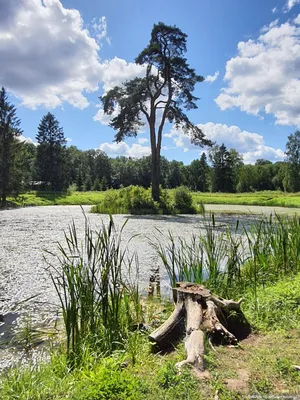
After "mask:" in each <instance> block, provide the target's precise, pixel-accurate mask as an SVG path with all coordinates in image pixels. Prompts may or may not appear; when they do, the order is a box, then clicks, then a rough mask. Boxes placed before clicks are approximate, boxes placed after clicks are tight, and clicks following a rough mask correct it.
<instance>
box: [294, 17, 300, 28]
mask: <svg viewBox="0 0 300 400" xmlns="http://www.w3.org/2000/svg"><path fill="white" fill-rule="evenodd" d="M294 22H295V24H297V25H300V14H298V15H297V17H296V18H295V19H294Z"/></svg>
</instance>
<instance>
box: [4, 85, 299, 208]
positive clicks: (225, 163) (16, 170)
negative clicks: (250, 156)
mask: <svg viewBox="0 0 300 400" xmlns="http://www.w3.org/2000/svg"><path fill="white" fill-rule="evenodd" d="M0 95H1V96H0V102H1V104H0V109H1V108H2V109H4V110H5V112H4V113H3V115H4V116H3V115H2V117H1V118H2V122H1V126H0V188H1V193H0V194H1V199H2V205H4V203H5V201H6V196H7V195H13V196H17V195H18V194H20V193H22V192H24V191H28V190H42V191H54V192H62V191H66V190H67V189H68V188H70V187H71V188H72V189H73V190H78V191H90V190H96V191H97V190H106V189H109V188H114V189H118V188H120V187H126V186H130V185H140V186H143V187H145V188H148V187H149V186H150V185H151V156H147V157H142V158H139V159H134V158H131V157H124V156H120V157H117V158H110V157H108V155H107V154H106V153H104V152H103V151H101V150H99V149H91V150H80V149H78V148H77V147H75V146H67V140H66V138H65V135H64V131H63V128H62V127H60V125H59V122H58V121H57V119H56V118H55V116H54V115H53V114H51V113H50V112H49V113H48V114H46V115H45V116H44V117H43V118H42V120H41V122H40V124H39V126H38V127H37V134H36V142H37V143H36V144H34V143H32V142H28V141H21V140H20V136H21V134H22V130H21V128H20V121H19V120H18V119H17V117H16V109H15V108H14V106H13V105H11V104H10V103H9V102H8V100H7V95H6V93H5V90H4V89H2V91H1V92H0ZM5 107H6V108H5ZM5 118H6V119H9V121H8V122H9V124H7V125H5V124H4V122H5ZM6 126H9V129H6ZM207 154H208V156H207V155H206V153H204V152H203V153H202V154H201V156H200V157H199V159H196V160H193V161H192V162H191V163H190V164H189V165H184V163H183V162H181V161H176V160H172V161H168V160H167V159H166V158H165V157H161V165H160V175H161V177H160V182H161V185H162V187H163V188H168V189H172V188H176V187H178V186H182V185H184V186H187V187H188V188H189V189H190V190H192V191H201V192H209V191H211V192H229V193H230V192H232V193H235V192H250V191H260V190H282V191H289V192H297V191H299V190H300V179H299V176H300V132H299V131H297V132H295V133H294V134H291V135H290V136H289V137H288V141H287V144H286V161H284V162H283V161H282V162H281V161H280V162H276V163H272V162H271V161H268V160H265V159H258V160H257V161H256V163H255V164H254V165H249V164H244V162H243V157H242V155H241V154H239V153H238V152H237V151H236V150H235V149H227V148H226V146H225V145H224V144H221V145H217V144H216V145H214V146H213V147H211V148H210V149H209V151H208V153H207ZM3 200H4V201H3Z"/></svg>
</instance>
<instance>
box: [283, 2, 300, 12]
mask: <svg viewBox="0 0 300 400" xmlns="http://www.w3.org/2000/svg"><path fill="white" fill-rule="evenodd" d="M297 4H300V0H287V2H286V4H285V6H284V11H285V12H289V11H290V10H291V9H292V8H293V7H294V6H295V5H297Z"/></svg>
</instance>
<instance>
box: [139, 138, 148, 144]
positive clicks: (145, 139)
mask: <svg viewBox="0 0 300 400" xmlns="http://www.w3.org/2000/svg"><path fill="white" fill-rule="evenodd" d="M148 142H149V140H148V139H147V138H139V139H138V143H139V144H145V143H148Z"/></svg>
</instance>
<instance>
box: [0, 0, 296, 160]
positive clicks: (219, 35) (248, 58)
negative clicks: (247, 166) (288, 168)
mask: <svg viewBox="0 0 300 400" xmlns="http://www.w3.org/2000/svg"><path fill="white" fill-rule="evenodd" d="M299 13H300V0H263V1H261V0H197V1H196V0H194V1H192V0H186V1H184V2H183V1H182V0H172V1H171V0H165V1H161V0H160V1H158V0H152V1H151V2H143V1H141V0H115V1H113V2H108V1H100V0H88V1H83V0H60V1H59V0H43V1H42V0H9V1H6V0H0V85H1V86H4V87H5V88H6V89H7V91H8V92H9V95H10V100H11V101H12V102H13V103H14V104H15V105H16V106H17V109H18V116H19V117H20V118H21V121H22V128H23V131H24V134H23V135H24V137H25V138H27V139H29V140H32V141H34V140H35V135H36V133H37V126H38V124H39V121H40V120H41V118H42V116H43V115H44V114H46V113H47V112H48V111H51V112H53V113H54V114H55V116H56V117H57V119H58V120H59V122H60V124H61V126H63V128H64V132H65V136H66V137H67V138H68V139H69V145H75V146H77V147H78V148H80V149H90V148H100V149H102V150H104V151H106V152H107V153H108V154H109V155H110V156H116V155H126V156H128V155H130V156H133V157H140V156H143V155H146V154H149V151H150V149H149V141H147V139H148V135H147V127H145V128H144V131H143V132H142V133H140V134H139V135H138V137H137V138H136V139H128V140H126V142H125V143H121V144H119V145H117V144H115V143H113V137H114V131H113V130H112V129H111V128H110V127H109V126H108V125H107V123H108V119H107V117H104V116H103V113H101V108H99V107H100V102H99V99H98V97H99V96H100V95H101V94H103V92H105V91H106V90H109V89H110V88H111V87H112V86H114V85H116V84H121V83H122V82H123V81H124V80H125V79H130V78H133V77H134V76H136V75H138V74H142V73H143V70H142V68H141V67H139V66H136V65H135V64H134V58H135V57H136V56H137V55H138V54H139V52H140V51H141V50H142V49H143V48H144V47H145V46H146V45H147V44H148V41H149V38H150V32H151V29H152V27H153V24H154V23H157V22H158V21H162V22H164V23H166V24H170V25H177V26H178V27H179V28H180V29H181V30H182V31H183V32H185V33H187V35H188V39H187V47H188V53H187V59H188V62H189V64H190V65H191V66H192V67H193V68H195V69H196V71H197V73H199V74H201V75H203V76H204V77H206V80H205V82H203V83H200V84H198V85H197V86H196V90H195V95H196V96H198V97H200V98H201V100H199V101H198V107H199V108H198V109H197V110H194V111H192V112H190V113H189V116H190V119H191V120H192V121H193V122H194V123H195V124H199V126H200V127H201V128H202V129H203V131H204V132H205V134H206V135H207V136H208V137H209V138H211V139H212V140H214V141H216V142H217V143H219V144H221V143H222V142H224V143H225V145H226V146H227V147H228V148H232V147H233V148H236V149H237V150H238V151H239V152H240V153H241V154H243V157H244V161H245V162H246V163H253V162H255V160H256V159H258V158H266V159H270V160H272V161H277V160H282V159H283V158H284V149H285V143H286V141H287V136H288V135H289V134H291V133H293V132H294V131H295V130H296V129H297V127H299V125H300V80H299V77H300V14H299ZM201 152H202V149H201V148H199V147H196V146H194V145H191V144H190V142H189V139H188V137H186V136H184V135H183V134H182V132H181V131H180V130H179V131H178V130H176V129H174V128H173V127H172V126H170V125H167V126H166V129H165V136H164V139H163V151H162V154H163V155H165V156H166V157H167V158H168V159H170V160H171V159H177V160H182V161H183V162H184V163H190V162H191V161H192V160H193V159H195V158H198V157H199V154H200V153H201Z"/></svg>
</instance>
